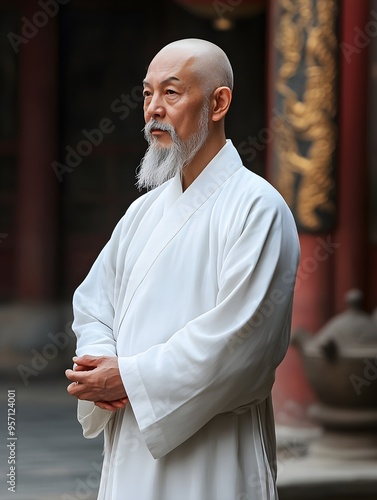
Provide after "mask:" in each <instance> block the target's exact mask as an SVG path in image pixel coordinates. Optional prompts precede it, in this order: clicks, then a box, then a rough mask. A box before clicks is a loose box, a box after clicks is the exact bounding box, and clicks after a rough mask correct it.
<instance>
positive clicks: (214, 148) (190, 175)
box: [182, 134, 226, 191]
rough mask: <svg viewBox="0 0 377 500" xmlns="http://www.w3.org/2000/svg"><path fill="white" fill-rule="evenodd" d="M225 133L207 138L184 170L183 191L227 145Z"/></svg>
mask: <svg viewBox="0 0 377 500" xmlns="http://www.w3.org/2000/svg"><path fill="white" fill-rule="evenodd" d="M225 143H226V138H225V134H224V135H222V136H221V137H220V136H219V137H216V138H212V140H210V141H209V140H207V141H206V142H205V143H204V145H203V147H202V148H201V149H200V150H199V151H198V153H197V155H196V156H195V157H194V159H193V160H192V161H191V162H190V163H189V164H188V165H186V166H185V167H184V168H183V170H182V191H185V190H186V189H187V188H188V187H189V186H190V185H191V184H192V183H193V182H194V180H195V179H196V178H197V177H198V176H199V175H200V174H201V172H202V171H203V170H204V169H205V168H206V166H207V165H208V163H209V162H210V161H211V160H212V159H213V158H214V157H215V156H216V155H217V153H218V152H219V151H220V150H221V149H222V148H223V147H224V146H225Z"/></svg>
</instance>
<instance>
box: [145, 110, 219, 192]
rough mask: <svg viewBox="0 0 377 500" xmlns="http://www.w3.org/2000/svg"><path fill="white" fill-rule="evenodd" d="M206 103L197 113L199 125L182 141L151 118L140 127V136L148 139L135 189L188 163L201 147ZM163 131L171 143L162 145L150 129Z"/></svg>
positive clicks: (151, 184) (156, 183)
mask: <svg viewBox="0 0 377 500" xmlns="http://www.w3.org/2000/svg"><path fill="white" fill-rule="evenodd" d="M208 111H209V107H208V104H205V105H204V107H203V110H202V113H201V115H200V120H199V127H198V130H197V132H194V133H193V134H192V135H191V136H190V137H189V138H188V139H186V140H185V141H182V140H181V139H180V138H179V137H178V135H177V133H176V131H175V129H174V127H173V126H172V125H169V124H167V123H162V122H159V121H158V120H155V119H154V118H152V119H151V120H149V122H148V123H147V124H146V125H145V127H144V137H145V138H146V140H147V141H148V144H149V145H148V149H147V151H146V153H145V156H144V158H143V159H142V160H141V163H140V166H139V169H138V172H137V183H136V186H137V187H138V188H139V189H143V188H146V189H153V188H155V187H157V186H160V185H161V184H163V183H164V182H166V181H167V180H169V179H171V178H172V177H174V176H175V175H176V174H177V173H178V172H180V173H181V172H182V169H183V168H184V167H185V166H186V165H188V164H189V163H190V162H191V161H192V160H193V158H194V157H195V155H196V154H197V153H198V151H199V150H200V149H201V148H202V146H203V145H204V143H205V141H206V140H207V137H208ZM153 129H160V130H164V131H167V132H168V133H169V134H170V136H171V139H172V145H171V146H169V147H162V146H160V145H159V143H158V141H157V139H156V138H154V137H153V136H152V135H151V130H153Z"/></svg>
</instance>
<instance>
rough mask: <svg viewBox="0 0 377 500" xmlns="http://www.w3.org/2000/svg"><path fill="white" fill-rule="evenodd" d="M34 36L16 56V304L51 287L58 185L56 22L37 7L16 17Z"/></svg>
mask: <svg viewBox="0 0 377 500" xmlns="http://www.w3.org/2000/svg"><path fill="white" fill-rule="evenodd" d="M21 16H23V17H22V18H21V21H20V34H22V31H21V30H22V25H23V23H25V21H24V20H25V19H27V20H28V22H29V23H31V24H33V25H34V28H35V31H34V34H32V35H30V34H31V31H29V32H28V34H29V35H30V36H28V38H26V39H24V40H26V41H24V42H22V43H21V44H20V52H19V82H20V83H19V148H20V149H19V164H18V195H17V249H16V285H15V289H16V299H17V300H47V299H50V298H52V297H53V295H54V287H55V282H54V278H55V252H56V244H55V236H56V227H55V226H56V202H57V188H58V185H57V180H56V177H55V176H54V172H53V170H52V168H51V163H52V161H53V160H55V159H56V158H57V20H56V16H55V17H50V16H48V15H47V13H45V12H44V11H43V9H41V7H40V6H39V4H38V3H37V2H34V1H33V2H30V1H25V2H23V3H22V9H21V12H20V17H21Z"/></svg>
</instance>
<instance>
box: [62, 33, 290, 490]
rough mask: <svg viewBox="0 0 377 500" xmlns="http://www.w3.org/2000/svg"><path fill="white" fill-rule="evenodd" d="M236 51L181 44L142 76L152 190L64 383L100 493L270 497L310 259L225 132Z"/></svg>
mask: <svg viewBox="0 0 377 500" xmlns="http://www.w3.org/2000/svg"><path fill="white" fill-rule="evenodd" d="M232 88H233V74H232V68H231V65H230V63H229V60H228V58H227V56H226V55H225V53H224V52H223V51H222V50H221V49H220V48H219V47H217V46H216V45H214V44H212V43H210V42H207V41H204V40H197V39H187V40H180V41H177V42H173V43H171V44H169V45H167V46H166V47H164V48H163V49H162V50H161V51H160V52H159V53H158V54H157V55H156V56H155V57H154V59H153V60H152V62H151V63H150V65H149V68H148V71H147V75H146V77H145V80H144V98H145V102H144V115H145V122H146V125H145V136H146V139H147V141H148V143H149V147H148V150H147V152H146V155H145V157H144V159H143V160H142V163H141V166H140V169H139V172H138V185H139V186H140V187H147V188H153V189H149V191H148V192H147V193H146V194H144V195H143V196H140V197H139V198H138V199H137V200H136V201H135V202H134V203H133V204H132V205H131V206H130V207H129V209H128V210H127V212H126V214H125V215H124V217H123V218H122V220H121V221H120V222H119V223H118V225H117V226H116V228H115V230H114V232H113V234H112V236H111V239H110V241H109V242H108V244H107V245H106V246H105V248H104V249H103V251H102V252H101V253H100V255H99V257H98V259H97V260H96V262H95V264H94V265H93V267H92V269H91V270H90V272H89V274H88V276H87V278H86V279H85V280H84V282H83V283H82V284H81V286H80V287H79V288H78V289H77V290H76V292H75V295H74V300H73V305H74V324H73V329H74V331H75V333H76V335H77V357H75V358H74V359H73V360H74V363H75V365H74V369H73V370H67V371H66V375H67V377H68V379H69V380H70V381H71V382H72V383H71V384H70V385H69V386H68V392H69V393H70V394H72V395H73V396H75V397H77V398H78V399H79V402H78V418H79V421H80V423H81V425H82V427H83V432H84V436H85V437H88V438H91V437H95V436H97V435H99V434H100V433H101V432H102V431H104V434H105V437H104V440H105V452H104V463H103V471H102V478H101V484H100V489H99V497H98V498H99V499H104V500H157V499H158V500H178V499H179V500H267V499H268V500H274V499H277V492H276V467H275V466H276V459H275V435H274V420H273V412H272V405H271V388H272V385H273V381H274V374H275V369H276V367H277V366H278V364H279V363H280V362H281V360H282V359H283V357H284V355H285V352H286V349H287V345H288V340H289V334H290V321H291V311H292V298H293V288H294V277H295V274H296V268H297V263H298V257H299V247H298V238H297V232H296V228H295V223H294V220H293V218H292V215H291V213H290V211H289V209H288V207H287V206H286V204H285V202H284V201H283V199H282V198H281V196H280V195H279V194H278V193H277V191H276V190H275V189H274V188H273V187H272V186H271V185H270V184H268V183H267V182H266V181H265V180H263V179H262V178H261V177H259V176H257V175H256V174H254V173H252V172H250V171H249V170H247V169H246V168H245V167H244V166H243V165H242V161H241V159H240V157H239V155H238V153H237V151H236V149H235V148H234V146H233V145H232V143H231V142H230V140H227V139H226V136H225V132H224V119H225V116H226V114H227V111H228V109H229V105H230V102H231V97H232Z"/></svg>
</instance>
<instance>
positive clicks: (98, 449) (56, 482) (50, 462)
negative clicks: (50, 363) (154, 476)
mask: <svg viewBox="0 0 377 500" xmlns="http://www.w3.org/2000/svg"><path fill="white" fill-rule="evenodd" d="M66 386H67V383H66V381H65V380H64V379H54V380H52V381H50V382H47V381H43V382H40V381H38V382H36V381H35V382H33V383H30V384H29V385H28V387H25V386H24V385H23V384H22V383H21V384H19V383H18V384H17V383H14V382H12V383H9V384H5V383H4V381H3V382H2V383H1V385H0V400H1V412H0V419H1V423H0V429H1V441H2V443H1V452H0V460H1V462H0V477H1V482H0V498H1V499H7V498H9V499H14V500H79V499H80V500H83V499H85V500H94V499H95V498H96V492H97V488H98V484H99V474H100V473H99V471H100V467H101V464H102V440H101V439H100V438H97V439H94V440H87V439H84V438H83V437H82V433H81V428H80V426H79V424H78V423H77V420H76V415H75V409H76V403H75V401H74V399H73V398H71V397H70V396H69V395H68V393H67V392H66ZM13 388H15V389H16V437H17V441H16V457H17V461H16V493H12V492H10V491H8V487H9V484H6V479H5V478H6V474H7V473H9V465H8V463H7V459H8V456H9V450H8V448H7V443H9V441H7V401H6V400H7V394H8V392H7V391H8V389H13Z"/></svg>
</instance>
